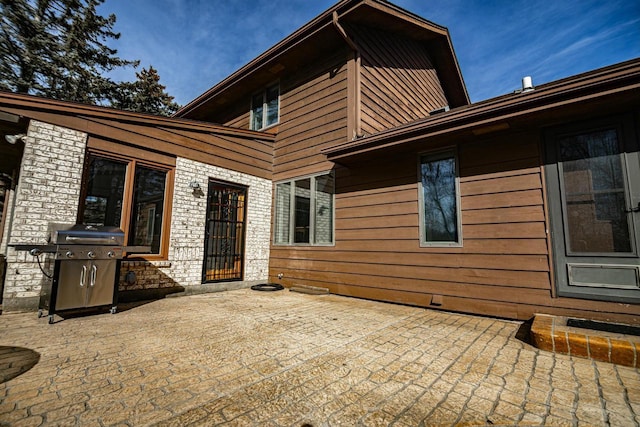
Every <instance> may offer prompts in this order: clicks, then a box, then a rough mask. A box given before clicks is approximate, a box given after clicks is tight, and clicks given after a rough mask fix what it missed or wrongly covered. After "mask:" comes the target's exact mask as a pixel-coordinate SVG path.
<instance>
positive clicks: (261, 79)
mask: <svg viewBox="0 0 640 427" xmlns="http://www.w3.org/2000/svg"><path fill="white" fill-rule="evenodd" d="M334 16H337V18H338V19H339V20H340V21H344V22H353V23H359V24H365V25H370V26H374V27H376V28H378V29H383V30H385V31H390V32H395V33H401V34H404V35H405V36H407V37H410V38H413V39H417V40H420V41H422V42H423V43H426V44H427V45H428V46H429V49H430V54H431V55H432V60H433V62H434V63H435V64H434V65H435V66H436V69H437V70H438V72H439V75H440V78H441V81H442V85H443V88H444V90H445V93H446V94H447V97H448V98H449V100H450V105H451V106H454V107H455V106H460V105H466V104H468V103H469V96H468V94H467V90H466V87H465V85H464V81H463V79H462V74H461V72H460V67H459V66H458V62H457V59H456V55H455V52H454V50H453V46H452V44H451V38H450V37H449V32H448V30H447V29H446V28H445V27H442V26H440V25H437V24H434V23H433V22H430V21H427V20H426V19H423V18H421V17H419V16H417V15H415V14H413V13H411V12H408V11H406V10H404V9H402V8H400V7H398V6H395V5H393V4H392V3H389V2H388V1H385V0H342V1H340V2H339V3H337V4H336V5H334V6H333V7H331V8H329V9H328V10H326V11H325V12H323V13H321V14H320V15H319V16H317V17H316V18H315V19H313V20H311V21H310V22H309V23H307V24H306V25H304V26H303V27H302V28H300V29H298V30H297V31H295V32H294V33H293V34H291V35H290V36H289V37H287V38H285V39H284V40H282V41H281V42H279V43H278V44H276V45H275V46H273V47H272V48H270V49H269V50H267V51H266V52H264V53H263V54H261V55H260V56H258V57H257V58H255V59H254V60H252V61H251V62H249V63H248V64H246V65H245V66H244V67H242V68H240V69H239V70H237V71H236V72H235V73H233V74H231V75H230V76H229V77H227V78H226V79H224V80H222V81H221V82H220V83H218V84H217V85H215V86H213V87H212V88H211V89H209V90H208V91H206V92H205V93H203V94H202V95H200V96H198V97H197V98H196V99H194V100H193V101H191V102H189V103H188V104H187V105H185V106H184V107H182V108H181V109H180V110H179V111H178V112H177V113H176V114H175V116H176V117H191V118H197V119H203V118H205V117H206V110H207V108H208V107H209V106H214V108H218V107H219V106H220V104H224V103H225V102H228V101H231V102H233V101H234V100H236V99H238V98H239V97H241V96H244V95H245V94H246V92H247V91H249V92H251V91H255V90H257V89H260V88H261V86H264V85H266V84H268V83H270V82H272V81H273V80H275V79H277V78H278V77H279V76H280V75H282V74H284V73H286V72H287V71H288V68H291V69H293V68H296V67H299V66H300V64H306V63H309V62H311V60H312V59H314V58H318V57H322V55H328V54H332V53H334V52H335V51H336V46H344V45H346V42H345V40H344V39H343V38H342V37H341V35H340V34H339V33H338V31H337V30H336V28H335V25H334ZM289 72H290V71H289Z"/></svg>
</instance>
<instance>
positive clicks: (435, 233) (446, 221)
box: [420, 151, 462, 246]
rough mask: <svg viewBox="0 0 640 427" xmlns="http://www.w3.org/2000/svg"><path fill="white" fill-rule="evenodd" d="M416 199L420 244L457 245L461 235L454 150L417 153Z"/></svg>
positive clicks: (460, 240) (459, 242)
mask: <svg viewBox="0 0 640 427" xmlns="http://www.w3.org/2000/svg"><path fill="white" fill-rule="evenodd" d="M420 199H421V200H420V204H421V206H420V215H421V221H420V243H421V244H422V245H423V246H459V245H460V244H461V243H462V238H461V233H460V206H459V191H458V167H457V162H456V156H455V153H454V152H452V151H446V152H440V153H435V154H427V155H423V156H421V158H420Z"/></svg>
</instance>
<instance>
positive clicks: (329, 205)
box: [273, 173, 335, 245]
mask: <svg viewBox="0 0 640 427" xmlns="http://www.w3.org/2000/svg"><path fill="white" fill-rule="evenodd" d="M334 194H335V184H334V176H333V173H322V174H318V175H312V176H308V177H303V178H297V179H293V180H288V181H283V182H279V183H276V190H275V205H276V215H275V224H274V238H273V241H274V244H276V245H332V244H333V243H334V222H335V221H334V219H335V214H334V197H335V196H334Z"/></svg>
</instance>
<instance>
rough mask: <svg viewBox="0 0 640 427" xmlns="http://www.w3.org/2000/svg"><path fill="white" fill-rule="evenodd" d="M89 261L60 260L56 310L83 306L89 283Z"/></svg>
mask: <svg viewBox="0 0 640 427" xmlns="http://www.w3.org/2000/svg"><path fill="white" fill-rule="evenodd" d="M89 269H90V262H89V261H86V260H79V261H75V260H73V261H72V260H65V261H61V262H60V274H59V276H58V290H57V294H56V295H57V296H56V306H55V309H56V310H67V309H70V308H81V307H84V304H85V298H86V293H87V284H88V283H89Z"/></svg>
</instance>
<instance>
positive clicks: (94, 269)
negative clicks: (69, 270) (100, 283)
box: [90, 264, 98, 288]
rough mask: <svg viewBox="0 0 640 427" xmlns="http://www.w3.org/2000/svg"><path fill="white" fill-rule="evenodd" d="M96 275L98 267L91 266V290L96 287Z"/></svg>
mask: <svg viewBox="0 0 640 427" xmlns="http://www.w3.org/2000/svg"><path fill="white" fill-rule="evenodd" d="M97 275H98V266H96V265H95V264H93V265H92V266H91V280H90V285H91V287H92V288H93V287H94V286H95V285H96V276H97Z"/></svg>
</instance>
